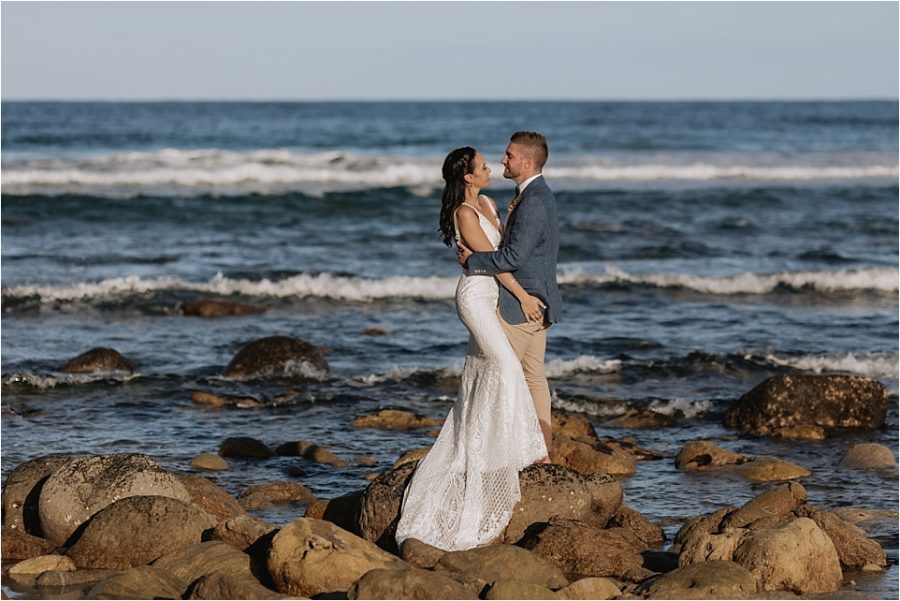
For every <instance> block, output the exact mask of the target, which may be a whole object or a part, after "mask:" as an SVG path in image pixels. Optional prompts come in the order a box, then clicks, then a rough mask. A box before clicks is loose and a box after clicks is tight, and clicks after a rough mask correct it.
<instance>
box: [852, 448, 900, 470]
mask: <svg viewBox="0 0 900 601" xmlns="http://www.w3.org/2000/svg"><path fill="white" fill-rule="evenodd" d="M896 465H897V460H896V458H895V457H894V452H893V451H892V450H891V449H890V447H887V446H885V445H883V444H877V443H874V442H863V443H860V444H856V445H853V446H852V447H850V449H849V450H848V451H847V454H846V455H844V458H843V459H841V464H840V467H843V468H846V469H851V470H869V469H882V468H891V467H896Z"/></svg>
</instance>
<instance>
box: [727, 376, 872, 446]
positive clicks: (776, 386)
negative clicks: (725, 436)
mask: <svg viewBox="0 0 900 601" xmlns="http://www.w3.org/2000/svg"><path fill="white" fill-rule="evenodd" d="M887 397H888V395H887V389H886V388H885V387H884V385H883V384H881V383H880V382H878V381H877V380H874V379H872V378H868V377H863V376H838V375H826V376H818V375H817V376H813V375H791V376H785V375H781V376H773V377H771V378H769V379H767V380H766V381H765V382H763V383H761V384H760V385H758V386H757V387H756V388H754V389H753V390H751V391H750V392H748V393H747V394H745V395H744V396H742V397H741V398H740V399H739V400H738V401H737V402H736V403H734V404H733V405H732V406H731V408H730V409H729V410H728V412H727V413H726V414H725V425H726V426H728V427H729V428H740V429H741V430H742V431H744V432H745V433H748V434H755V435H761V436H766V435H771V434H772V432H773V431H775V430H778V429H782V428H795V427H798V426H818V427H821V428H862V429H870V430H871V429H878V428H881V427H883V426H884V420H885V416H886V415H887Z"/></svg>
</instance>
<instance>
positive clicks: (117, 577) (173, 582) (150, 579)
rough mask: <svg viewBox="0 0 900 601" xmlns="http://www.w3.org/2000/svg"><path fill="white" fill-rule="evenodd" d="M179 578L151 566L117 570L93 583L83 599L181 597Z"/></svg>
mask: <svg viewBox="0 0 900 601" xmlns="http://www.w3.org/2000/svg"><path fill="white" fill-rule="evenodd" d="M182 593H184V591H183V590H182V588H181V580H180V579H178V578H176V577H175V576H173V575H172V574H169V573H168V572H166V571H165V570H161V569H159V568H155V567H153V566H139V567H136V568H132V569H130V570H126V571H124V572H117V573H115V574H113V575H112V576H109V577H108V578H104V579H103V580H101V581H100V582H98V583H97V584H95V585H94V587H93V588H92V589H91V590H90V591H89V592H88V594H87V596H86V597H85V599H181V595H182Z"/></svg>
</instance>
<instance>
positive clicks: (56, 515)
mask: <svg viewBox="0 0 900 601" xmlns="http://www.w3.org/2000/svg"><path fill="white" fill-rule="evenodd" d="M136 495H143V496H146V495H156V496H161V497H169V498H172V499H178V500H180V501H184V502H189V501H190V495H189V494H188V492H187V490H185V488H184V485H182V484H181V483H180V482H179V481H178V479H177V478H175V476H173V475H172V474H170V473H169V472H167V471H165V470H164V469H163V468H162V466H160V465H159V463H158V462H157V461H156V460H154V459H152V458H150V457H148V456H147V455H138V454H127V453H122V454H116V455H92V456H89V457H80V458H78V459H73V460H72V461H69V462H67V463H66V464H64V465H63V466H61V467H59V468H58V469H57V470H56V471H54V472H53V474H51V475H50V477H49V478H48V479H47V481H46V482H45V483H44V486H43V489H42V490H41V494H40V499H39V502H38V508H39V513H40V519H41V526H42V528H43V530H44V533H45V535H46V537H47V540H49V541H50V542H51V543H52V544H54V545H63V544H65V543H66V541H67V540H68V539H69V537H70V536H71V535H72V533H73V532H75V530H76V529H77V528H78V527H79V526H80V525H81V524H83V523H84V522H85V521H87V519H88V518H90V517H91V516H92V515H94V514H96V513H97V512H98V511H100V510H102V509H103V508H104V507H107V506H108V505H110V504H111V503H113V502H114V501H118V500H120V499H124V498H126V497H132V496H136Z"/></svg>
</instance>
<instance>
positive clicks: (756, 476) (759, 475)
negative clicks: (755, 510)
mask: <svg viewBox="0 0 900 601" xmlns="http://www.w3.org/2000/svg"><path fill="white" fill-rule="evenodd" d="M729 471H731V472H733V473H735V474H737V475H739V476H741V477H743V478H746V479H747V480H749V481H750V482H783V481H785V480H793V479H795V478H806V477H807V476H810V475H812V472H810V471H809V470H808V469H806V468H803V467H800V466H799V465H794V464H793V463H790V462H788V461H784V460H783V459H778V458H776V457H759V458H756V459H754V460H753V461H749V462H747V463H742V464H741V465H736V466H733V467H731V468H730V469H729Z"/></svg>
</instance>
